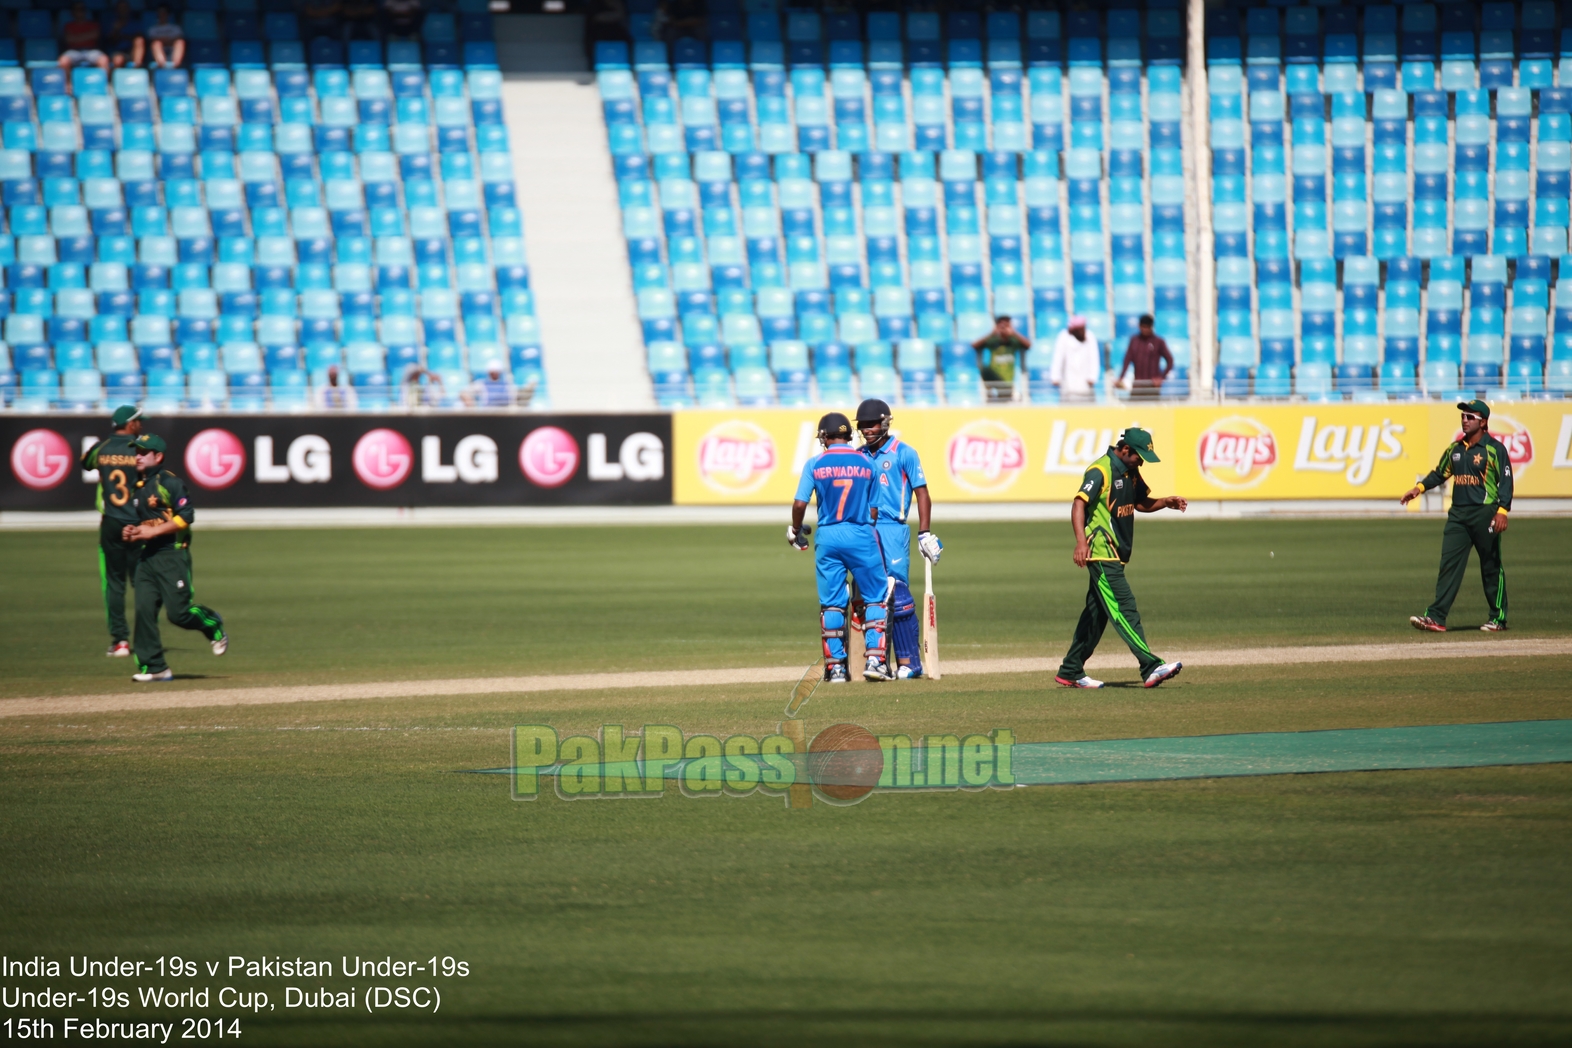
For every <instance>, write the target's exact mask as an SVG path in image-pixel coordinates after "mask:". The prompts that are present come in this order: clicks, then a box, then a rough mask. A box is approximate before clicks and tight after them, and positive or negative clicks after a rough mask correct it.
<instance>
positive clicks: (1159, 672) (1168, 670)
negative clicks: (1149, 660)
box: [1146, 662, 1184, 688]
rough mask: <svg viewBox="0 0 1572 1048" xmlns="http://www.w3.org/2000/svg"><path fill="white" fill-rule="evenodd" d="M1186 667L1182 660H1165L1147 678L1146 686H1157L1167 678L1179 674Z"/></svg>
mask: <svg viewBox="0 0 1572 1048" xmlns="http://www.w3.org/2000/svg"><path fill="white" fill-rule="evenodd" d="M1182 669H1184V663H1182V662H1165V663H1163V664H1162V665H1161V666H1159V667H1157V668H1156V669H1155V670H1153V671H1152V672H1151V673H1150V674H1149V675H1148V676H1147V678H1146V687H1148V688H1155V687H1157V686H1158V685H1159V684H1161V683H1162V682H1163V681H1165V680H1171V679H1173V678H1174V677H1177V676H1179V671H1180V670H1182Z"/></svg>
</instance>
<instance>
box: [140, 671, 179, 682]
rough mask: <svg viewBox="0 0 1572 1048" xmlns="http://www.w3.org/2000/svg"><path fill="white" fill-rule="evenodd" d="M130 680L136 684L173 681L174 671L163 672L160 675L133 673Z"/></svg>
mask: <svg viewBox="0 0 1572 1048" xmlns="http://www.w3.org/2000/svg"><path fill="white" fill-rule="evenodd" d="M131 679H132V680H134V681H136V682H137V683H138V684H147V683H149V682H154V681H164V680H174V679H175V671H174V670H164V671H163V672H162V673H133V674H131Z"/></svg>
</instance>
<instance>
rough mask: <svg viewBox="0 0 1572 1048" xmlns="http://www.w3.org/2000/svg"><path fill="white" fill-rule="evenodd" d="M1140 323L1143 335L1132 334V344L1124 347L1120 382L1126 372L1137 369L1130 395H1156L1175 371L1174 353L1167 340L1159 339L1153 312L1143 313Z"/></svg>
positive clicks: (1147, 396) (1141, 396) (1144, 396)
mask: <svg viewBox="0 0 1572 1048" xmlns="http://www.w3.org/2000/svg"><path fill="white" fill-rule="evenodd" d="M1140 325H1141V332H1140V334H1138V335H1131V336H1130V344H1129V345H1128V346H1126V347H1125V351H1124V363H1123V364H1121V365H1120V367H1119V381H1120V382H1123V381H1124V376H1125V373H1126V372H1128V371H1130V370H1131V369H1134V371H1135V377H1134V379H1133V380H1132V381H1131V385H1130V396H1132V397H1136V398H1149V397H1155V396H1157V394H1158V392H1159V391H1160V390H1161V389H1162V388H1163V381H1164V380H1165V379H1166V378H1168V376H1169V374H1170V373H1171V372H1172V371H1173V369H1174V355H1173V354H1172V353H1170V352H1169V351H1168V343H1166V342H1164V341H1163V340H1162V339H1161V338H1158V337H1157V335H1156V333H1155V332H1154V331H1153V328H1152V317H1151V314H1149V313H1143V314H1142V315H1141V319H1140Z"/></svg>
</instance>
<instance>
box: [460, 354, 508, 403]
mask: <svg viewBox="0 0 1572 1048" xmlns="http://www.w3.org/2000/svg"><path fill="white" fill-rule="evenodd" d="M464 403H465V404H468V405H469V406H470V407H472V408H507V407H512V406H513V383H512V381H511V380H510V379H509V378H508V376H507V372H506V371H504V370H503V367H502V361H500V360H493V361H491V362H490V363H489V364H487V365H486V374H485V376H484V377H482V378H477V379H476V380H475V381H474V382H473V383H471V384H470V387H469V389H467V390H465V391H464Z"/></svg>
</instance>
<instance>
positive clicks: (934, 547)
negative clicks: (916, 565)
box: [917, 531, 944, 564]
mask: <svg viewBox="0 0 1572 1048" xmlns="http://www.w3.org/2000/svg"><path fill="white" fill-rule="evenodd" d="M917 552H919V553H921V554H922V555H923V556H924V557H927V558H928V562H929V563H930V564H937V563H939V556H940V555H941V554H942V553H943V552H944V543H942V542H940V541H939V536H937V535H935V534H934V533H933V532H931V531H919V532H918V533H917Z"/></svg>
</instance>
